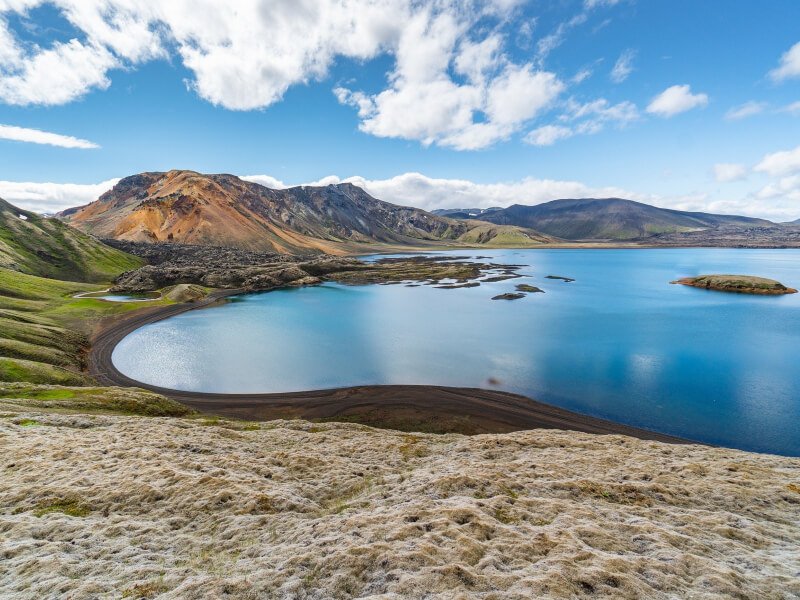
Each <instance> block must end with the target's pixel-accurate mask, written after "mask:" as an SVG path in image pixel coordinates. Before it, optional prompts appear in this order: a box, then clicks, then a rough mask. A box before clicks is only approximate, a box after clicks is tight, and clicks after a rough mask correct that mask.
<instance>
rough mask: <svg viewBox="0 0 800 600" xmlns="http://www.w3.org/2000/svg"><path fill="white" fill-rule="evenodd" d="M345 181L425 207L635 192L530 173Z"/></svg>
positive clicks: (414, 175) (505, 203) (384, 196)
mask: <svg viewBox="0 0 800 600" xmlns="http://www.w3.org/2000/svg"><path fill="white" fill-rule="evenodd" d="M344 181H347V182H350V183H353V184H355V185H358V186H360V187H363V188H364V189H365V190H367V192H369V193H370V194H371V195H373V196H375V197H376V198H380V199H381V200H385V201H387V202H392V203H394V204H401V205H406V206H416V207H419V208H423V209H425V210H434V209H437V208H453V207H460V208H473V207H474V208H488V207H490V206H510V205H511V204H540V203H542V202H547V201H548V200H555V199H557V198H582V197H591V196H595V197H598V196H599V197H607V196H627V197H631V196H635V194H632V193H631V192H628V191H625V190H622V189H620V188H614V187H607V188H592V187H589V186H587V185H585V184H583V183H580V182H577V181H558V180H551V179H535V178H532V177H530V178H525V179H523V180H521V181H514V182H508V183H475V182H472V181H469V180H466V179H437V178H433V177H427V176H425V175H422V174H421V173H404V174H402V175H398V176H396V177H392V178H390V179H378V180H370V179H365V178H363V177H350V178H348V179H346V180H344Z"/></svg>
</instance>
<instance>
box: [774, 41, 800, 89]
mask: <svg viewBox="0 0 800 600" xmlns="http://www.w3.org/2000/svg"><path fill="white" fill-rule="evenodd" d="M769 76H770V77H771V78H772V80H773V81H783V80H785V79H790V78H793V77H800V42H797V43H796V44H795V45H794V46H792V47H791V48H789V50H787V51H786V52H784V53H783V55H782V56H781V60H780V63H779V64H778V66H777V67H776V68H774V69H773V70H772V71H770V72H769Z"/></svg>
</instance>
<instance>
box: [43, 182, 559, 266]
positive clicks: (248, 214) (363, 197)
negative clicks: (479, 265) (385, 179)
mask: <svg viewBox="0 0 800 600" xmlns="http://www.w3.org/2000/svg"><path fill="white" fill-rule="evenodd" d="M59 216H60V217H61V218H62V219H64V220H66V221H67V222H69V224H70V225H73V226H75V227H77V228H79V229H81V230H83V231H85V232H89V233H91V234H93V235H96V236H97V237H100V238H114V239H121V240H131V241H144V242H159V241H175V242H182V243H186V244H200V245H218V246H232V247H238V248H244V249H248V250H259V251H265V250H266V251H275V252H281V253H302V252H308V251H323V252H327V253H331V254H341V253H345V252H353V251H357V250H358V249H359V248H361V249H362V250H363V249H364V245H365V244H372V245H375V244H387V245H398V246H408V245H412V246H419V245H427V244H436V243H439V244H441V243H442V242H450V243H453V242H456V243H458V242H459V241H460V240H461V238H462V237H464V236H469V235H470V232H473V231H475V230H476V229H479V230H481V231H483V233H485V234H486V235H484V236H483V239H484V241H483V242H481V243H491V240H492V239H494V238H497V237H498V235H500V236H501V239H502V236H505V235H518V236H519V235H521V236H523V237H525V238H526V239H527V240H528V243H529V244H540V243H542V242H549V241H552V238H550V237H549V236H543V235H540V234H538V233H536V232H525V231H521V230H520V228H516V229H509V228H505V227H501V228H498V227H497V225H495V226H494V230H492V229H491V228H488V229H487V226H486V224H480V223H478V222H467V221H458V220H453V219H447V218H444V217H439V216H436V215H432V214H430V213H428V212H425V211H423V210H420V209H416V208H408V207H403V206H396V205H394V204H390V203H388V202H382V201H381V200H377V199H376V198H373V197H372V196H370V195H369V194H368V193H367V192H365V191H364V190H362V189H361V188H359V187H357V186H355V185H352V184H349V183H342V184H336V185H327V186H301V187H294V188H288V189H280V190H275V189H270V188H267V187H264V186H262V185H259V184H257V183H251V182H248V181H243V180H242V179H239V178H238V177H236V176H234V175H224V174H223V175H203V174H201V173H196V172H194V171H177V170H176V171H169V172H167V173H141V174H139V175H133V176H131V177H126V178H124V179H122V180H120V182H119V183H118V184H117V185H115V186H114V188H113V189H111V190H109V191H108V192H106V193H105V194H103V195H102V196H100V198H99V199H98V200H96V201H95V202H92V203H91V204H88V205H86V206H83V207H80V208H76V209H70V210H67V211H64V212H62V213H60V215H59ZM478 237H480V236H478Z"/></svg>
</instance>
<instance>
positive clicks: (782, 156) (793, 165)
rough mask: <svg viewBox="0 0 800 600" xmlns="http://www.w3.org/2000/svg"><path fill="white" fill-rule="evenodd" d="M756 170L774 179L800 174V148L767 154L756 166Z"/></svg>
mask: <svg viewBox="0 0 800 600" xmlns="http://www.w3.org/2000/svg"><path fill="white" fill-rule="evenodd" d="M755 170H756V171H759V172H761V173H767V174H768V175H772V176H773V177H778V176H781V175H789V174H792V173H798V172H800V146H798V147H797V148H795V149H794V150H783V151H780V152H773V153H772V154H767V155H766V156H764V157H763V158H762V159H761V161H760V162H759V163H758V164H757V165H756V166H755Z"/></svg>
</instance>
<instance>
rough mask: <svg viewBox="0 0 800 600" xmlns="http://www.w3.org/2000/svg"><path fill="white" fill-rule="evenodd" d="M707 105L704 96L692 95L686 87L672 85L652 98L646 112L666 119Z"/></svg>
mask: <svg viewBox="0 0 800 600" xmlns="http://www.w3.org/2000/svg"><path fill="white" fill-rule="evenodd" d="M707 104H708V96H707V95H706V94H693V93H692V90H691V87H690V86H688V85H673V86H671V87H668V88H667V89H665V90H664V91H663V92H661V93H660V94H659V95H658V96H656V97H655V98H653V100H652V101H651V102H650V104H648V106H647V112H649V113H651V114H654V115H656V116H659V117H664V118H668V117H673V116H675V115H677V114H680V113H682V112H686V111H687V110H691V109H693V108H697V107H700V106H706V105H707Z"/></svg>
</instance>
